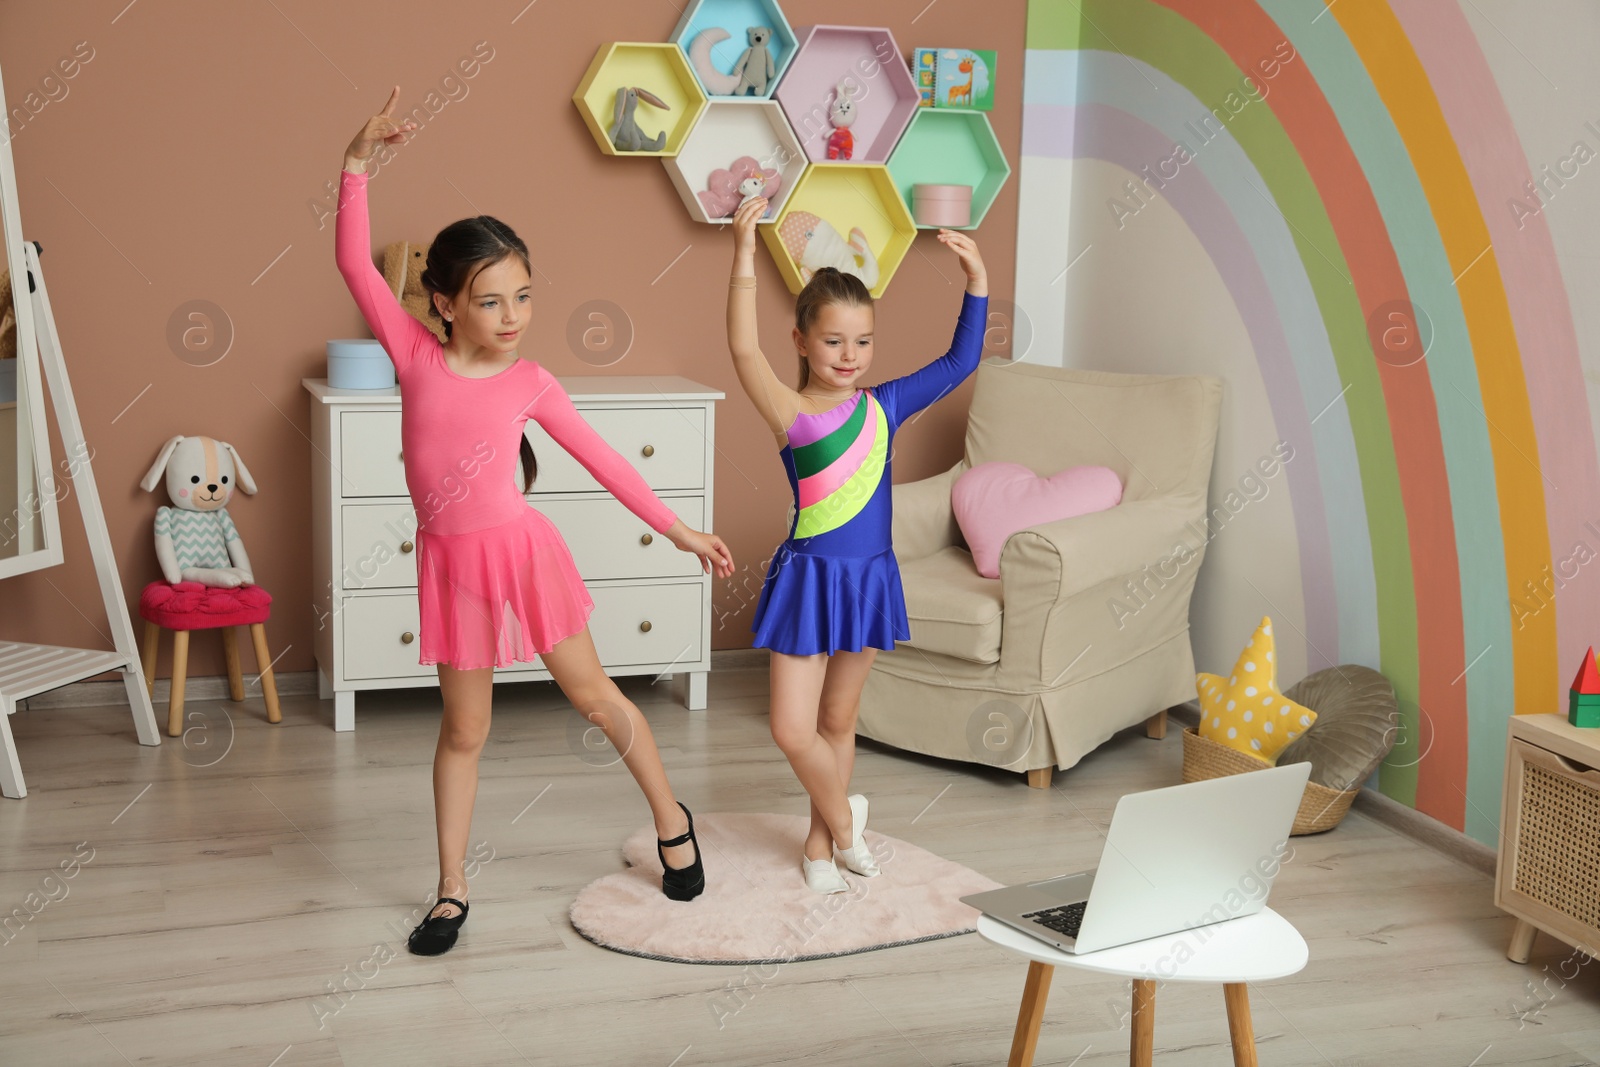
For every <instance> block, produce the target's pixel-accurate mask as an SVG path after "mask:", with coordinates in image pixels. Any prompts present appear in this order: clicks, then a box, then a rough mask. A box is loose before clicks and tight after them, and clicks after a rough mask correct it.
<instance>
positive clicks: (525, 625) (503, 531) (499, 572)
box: [417, 507, 594, 670]
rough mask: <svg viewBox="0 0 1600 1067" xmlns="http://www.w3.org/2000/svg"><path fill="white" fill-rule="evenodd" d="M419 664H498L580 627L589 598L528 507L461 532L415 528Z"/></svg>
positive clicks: (566, 556)
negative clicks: (501, 520)
mask: <svg viewBox="0 0 1600 1067" xmlns="http://www.w3.org/2000/svg"><path fill="white" fill-rule="evenodd" d="M417 602H418V604H419V606H420V607H421V610H422V619H421V626H420V629H421V631H422V632H421V641H420V645H421V648H420V652H419V658H420V662H421V663H422V664H424V665H430V664H436V663H443V664H445V665H447V666H450V667H455V668H457V669H458V670H472V669H474V668H478V667H505V666H508V665H510V664H512V663H518V662H527V661H528V660H531V659H533V658H534V657H535V656H536V655H538V654H540V653H542V652H548V651H550V649H552V648H554V647H555V646H556V645H557V644H558V643H560V642H561V641H562V640H564V639H566V638H568V637H571V636H572V635H573V634H575V633H577V632H578V631H580V630H582V629H583V628H584V627H585V626H586V625H588V622H589V615H590V613H591V612H593V611H594V600H593V599H592V598H591V597H590V596H589V591H588V590H587V589H585V588H584V585H583V580H582V579H581V578H579V577H578V567H577V564H575V563H574V562H573V561H572V553H571V552H570V551H568V549H567V543H566V542H565V541H563V540H562V538H561V533H560V531H558V530H557V529H556V526H555V523H553V522H551V521H550V520H549V519H548V518H546V517H545V516H544V515H543V514H541V513H540V512H538V511H537V510H535V509H534V508H532V507H530V508H528V509H527V513H526V514H525V515H523V516H521V517H520V518H518V519H515V520H513V521H511V522H508V523H504V524H503V525H500V526H491V527H489V528H488V529H484V530H473V531H471V532H469V533H461V534H430V533H428V532H427V531H425V530H423V531H419V532H418V534H417Z"/></svg>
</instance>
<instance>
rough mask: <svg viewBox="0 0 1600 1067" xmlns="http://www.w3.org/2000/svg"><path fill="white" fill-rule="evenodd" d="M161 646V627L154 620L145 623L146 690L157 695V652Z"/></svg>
mask: <svg viewBox="0 0 1600 1067" xmlns="http://www.w3.org/2000/svg"><path fill="white" fill-rule="evenodd" d="M160 648H161V627H159V626H157V625H156V624H155V623H153V622H146V623H145V624H144V691H145V693H146V694H147V695H149V696H152V697H153V696H155V695H156V653H157V651H158V650H159V649H160Z"/></svg>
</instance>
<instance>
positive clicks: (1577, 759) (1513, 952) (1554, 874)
mask: <svg viewBox="0 0 1600 1067" xmlns="http://www.w3.org/2000/svg"><path fill="white" fill-rule="evenodd" d="M1507 729H1508V731H1509V738H1508V741H1507V744H1506V779H1505V792H1504V797H1503V799H1502V801H1501V803H1502V805H1503V810H1502V812H1501V819H1500V858H1499V863H1498V865H1497V867H1496V869H1495V879H1494V903H1495V906H1496V907H1498V908H1500V909H1502V910H1504V911H1507V912H1509V913H1510V914H1512V915H1514V916H1515V917H1516V920H1517V925H1516V928H1515V929H1514V930H1513V931H1512V933H1511V944H1510V947H1508V948H1507V949H1506V957H1507V958H1508V959H1510V960H1513V961H1514V962H1516V963H1527V962H1528V954H1529V953H1530V952H1531V951H1532V949H1533V939H1534V936H1535V934H1537V932H1538V931H1540V930H1543V931H1544V932H1545V933H1547V934H1550V935H1551V936H1552V937H1557V938H1560V939H1561V940H1562V941H1565V942H1566V943H1567V944H1569V945H1572V946H1573V947H1574V948H1578V949H1581V950H1582V951H1584V952H1586V953H1590V954H1592V953H1593V952H1594V951H1595V946H1596V945H1600V769H1597V768H1600V729H1585V728H1580V727H1577V726H1573V725H1572V724H1571V723H1569V722H1568V721H1567V717H1566V716H1565V715H1513V716H1511V722H1510V725H1509V726H1508V728H1507Z"/></svg>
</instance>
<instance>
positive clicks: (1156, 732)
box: [1144, 708, 1167, 741]
mask: <svg viewBox="0 0 1600 1067" xmlns="http://www.w3.org/2000/svg"><path fill="white" fill-rule="evenodd" d="M1144 735H1145V736H1146V737H1148V738H1151V739H1152V740H1155V741H1160V740H1161V739H1162V738H1164V737H1166V736H1167V709H1166V708H1162V709H1161V710H1160V711H1158V712H1156V713H1155V714H1154V715H1152V716H1150V717H1149V718H1148V719H1146V720H1145V721H1144Z"/></svg>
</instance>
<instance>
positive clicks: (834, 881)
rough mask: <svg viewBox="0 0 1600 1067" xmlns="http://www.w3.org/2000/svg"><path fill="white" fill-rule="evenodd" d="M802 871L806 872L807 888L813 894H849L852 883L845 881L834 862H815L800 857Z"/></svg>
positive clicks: (802, 856)
mask: <svg viewBox="0 0 1600 1067" xmlns="http://www.w3.org/2000/svg"><path fill="white" fill-rule="evenodd" d="M800 869H801V870H802V871H804V872H805V876H806V888H808V889H810V890H811V891H812V892H813V893H847V892H849V890H850V883H849V882H847V881H845V880H844V875H842V874H840V873H839V868H838V867H836V866H835V865H834V862H833V860H831V859H826V860H814V859H810V858H809V857H807V856H805V855H803V854H802V855H801V857H800Z"/></svg>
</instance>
